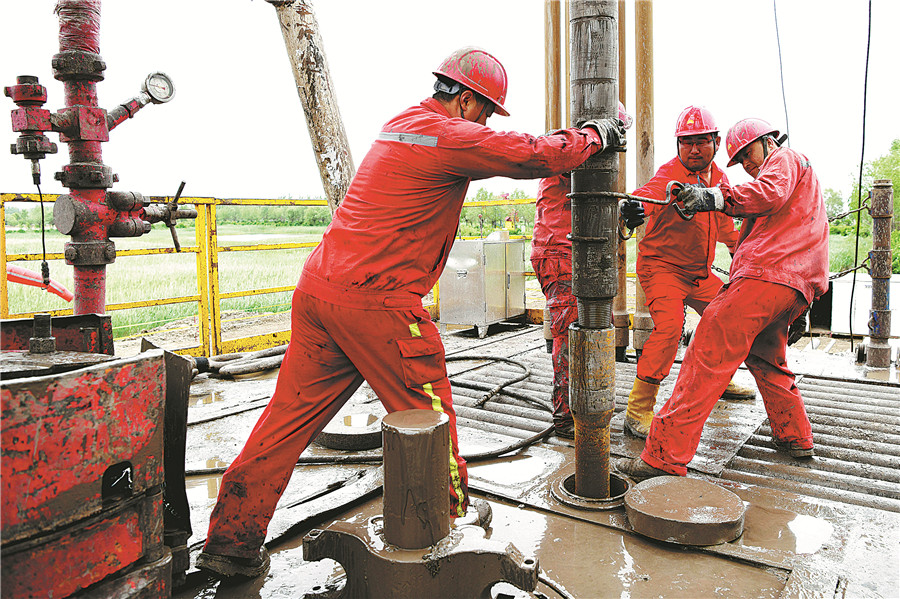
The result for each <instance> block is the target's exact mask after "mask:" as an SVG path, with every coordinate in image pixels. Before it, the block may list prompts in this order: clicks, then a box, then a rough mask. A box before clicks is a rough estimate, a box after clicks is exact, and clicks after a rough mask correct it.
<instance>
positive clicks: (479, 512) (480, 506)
mask: <svg viewBox="0 0 900 599" xmlns="http://www.w3.org/2000/svg"><path fill="white" fill-rule="evenodd" d="M493 518H494V511H493V509H491V504H490V503H488V502H487V501H485V500H484V499H475V498H474V497H473V498H471V499H470V500H469V509H468V510H466V515H465V516H463V517H461V518H454V519H453V525H454V526H464V525H467V524H474V525H475V526H480V527H481V528H483V529H485V530H487V529H488V528H489V527H490V526H491V520H493Z"/></svg>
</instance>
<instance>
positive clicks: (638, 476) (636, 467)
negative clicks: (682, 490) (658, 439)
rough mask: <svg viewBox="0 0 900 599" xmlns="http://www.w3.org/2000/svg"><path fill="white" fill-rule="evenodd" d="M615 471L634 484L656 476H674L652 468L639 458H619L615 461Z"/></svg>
mask: <svg viewBox="0 0 900 599" xmlns="http://www.w3.org/2000/svg"><path fill="white" fill-rule="evenodd" d="M616 470H618V471H619V472H621V473H622V474H624V475H626V476H627V477H628V478H630V479H631V480H633V481H635V482H641V481H642V480H647V479H648V478H654V477H656V476H675V475H674V474H669V473H668V472H666V471H665V470H660V469H659V468H654V467H653V466H651V465H650V464H648V463H647V462H645V461H644V460H642V459H641V458H619V459H618V460H616Z"/></svg>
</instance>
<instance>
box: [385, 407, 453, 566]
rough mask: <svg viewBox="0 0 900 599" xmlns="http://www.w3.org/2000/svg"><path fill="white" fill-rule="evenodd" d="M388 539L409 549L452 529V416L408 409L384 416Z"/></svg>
mask: <svg viewBox="0 0 900 599" xmlns="http://www.w3.org/2000/svg"><path fill="white" fill-rule="evenodd" d="M381 430H382V435H383V452H384V539H385V541H387V542H388V543H390V544H392V545H396V546H397V547H402V548H404V549H421V548H423V547H428V546H430V545H434V544H435V543H436V542H437V541H439V540H441V539H443V538H444V537H446V536H447V535H448V534H449V533H450V496H449V493H448V487H447V484H448V483H447V481H448V480H449V479H450V461H449V451H450V419H449V418H448V416H447V415H446V414H444V413H443V412H434V411H432V410H404V411H400V412H393V413H391V414H388V415H387V416H385V417H384V418H383V419H382V426H381Z"/></svg>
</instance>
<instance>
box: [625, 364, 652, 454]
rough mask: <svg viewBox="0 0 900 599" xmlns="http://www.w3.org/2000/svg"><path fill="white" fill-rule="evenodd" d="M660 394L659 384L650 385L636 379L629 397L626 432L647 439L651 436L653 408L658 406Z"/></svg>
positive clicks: (626, 411)
mask: <svg viewBox="0 0 900 599" xmlns="http://www.w3.org/2000/svg"><path fill="white" fill-rule="evenodd" d="M658 392H659V385H658V384H654V383H648V382H647V381H643V380H641V379H639V378H635V379H634V386H633V387H632V388H631V394H629V395H628V407H627V408H626V409H625V430H626V431H628V432H630V433H631V434H632V435H634V436H635V437H638V438H641V439H646V438H647V435H649V434H650V423H651V422H653V406H654V405H655V404H656V394H657V393H658Z"/></svg>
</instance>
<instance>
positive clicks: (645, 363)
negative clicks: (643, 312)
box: [633, 157, 738, 385]
mask: <svg viewBox="0 0 900 599" xmlns="http://www.w3.org/2000/svg"><path fill="white" fill-rule="evenodd" d="M669 181H678V182H680V183H694V184H696V183H699V184H701V185H703V186H704V187H714V186H716V185H718V184H719V183H724V184H726V185H727V184H728V178H727V177H726V176H725V173H723V172H722V170H721V169H720V168H719V167H718V166H717V165H716V163H715V162H713V163H712V164H711V175H710V180H709V181H706V180H704V179H703V178H702V177H701V176H700V175H699V174H698V173H695V172H692V171H690V170H688V169H687V168H685V166H684V165H683V164H682V163H681V161H680V160H679V159H678V157H675V158H673V159H672V160H670V161H669V162H667V163H665V164H664V165H662V166H661V167H659V170H657V171H656V174H655V175H654V176H653V178H652V179H650V181H648V182H647V184H646V185H644V186H643V187H641V188H640V189H637V190H636V191H635V192H634V194H633V195H637V196H641V197H644V198H651V199H655V200H664V199H665V197H666V185H667V184H668V183H669ZM644 212H645V214H646V215H647V216H646V222H647V224H646V225H645V230H644V237H643V238H642V239H641V242H640V245H639V246H638V256H637V276H638V280H640V282H641V288H642V289H643V290H644V295H645V296H646V298H647V301H646V305H647V307H648V308H649V310H650V315H651V316H652V317H653V330H652V331H651V332H650V336H649V337H648V338H647V341H646V342H644V347H643V349H642V352H641V357H640V359H639V360H638V364H637V377H638V378H639V379H641V380H642V381H646V382H648V383H653V384H657V385H658V384H659V383H660V382H662V380H663V379H664V378H666V376H668V374H669V371H670V370H671V369H672V364H673V363H674V362H675V356H676V354H677V353H678V342H679V341H680V339H681V332H682V329H683V327H684V308H685V306H686V305H687V306H690V307H691V308H693V309H694V310H696V311H697V313H698V314H703V310H704V309H705V308H706V306H707V304H709V302H710V301H711V300H712V299H713V298H714V297H715V296H716V293H717V292H718V291H719V288H720V287H721V286H722V280H721V279H719V277H717V276H716V275H714V274H713V273H712V270H710V266H711V265H712V263H713V260H714V259H715V257H716V241H719V242H722V243H724V244H725V245H727V246H728V248H729V250H730V249H732V248H733V247H734V244H735V242H737V239H738V232H737V231H736V230H735V228H734V220H733V219H732V218H731V217H730V216H727V215H725V214H722V213H720V212H698V213H697V214H695V215H694V218H693V219H692V220H690V221H686V220H684V219H683V218H681V217H680V216H678V213H677V212H676V211H675V208H674V207H673V206H661V205H659V204H647V203H645V204H644Z"/></svg>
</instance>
